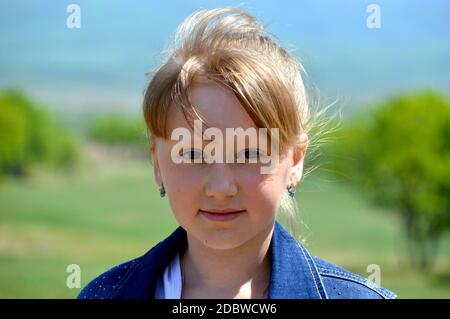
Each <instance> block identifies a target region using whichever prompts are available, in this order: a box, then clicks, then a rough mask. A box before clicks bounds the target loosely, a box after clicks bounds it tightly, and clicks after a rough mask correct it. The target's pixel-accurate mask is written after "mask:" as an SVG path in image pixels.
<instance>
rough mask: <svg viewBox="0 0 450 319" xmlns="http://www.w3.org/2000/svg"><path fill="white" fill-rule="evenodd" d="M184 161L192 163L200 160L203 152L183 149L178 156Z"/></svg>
mask: <svg viewBox="0 0 450 319" xmlns="http://www.w3.org/2000/svg"><path fill="white" fill-rule="evenodd" d="M180 155H181V157H182V158H183V160H184V161H188V162H192V161H194V160H196V159H197V160H198V159H202V158H203V152H202V151H201V150H199V149H195V148H190V149H183V151H182V154H180Z"/></svg>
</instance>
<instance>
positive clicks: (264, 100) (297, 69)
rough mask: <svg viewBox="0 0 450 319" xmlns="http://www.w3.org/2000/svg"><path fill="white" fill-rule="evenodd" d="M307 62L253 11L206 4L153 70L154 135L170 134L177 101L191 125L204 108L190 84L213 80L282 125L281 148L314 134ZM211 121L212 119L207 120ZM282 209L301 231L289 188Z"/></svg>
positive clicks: (147, 111)
mask: <svg viewBox="0 0 450 319" xmlns="http://www.w3.org/2000/svg"><path fill="white" fill-rule="evenodd" d="M302 74H304V69H303V66H302V65H301V63H300V62H299V61H298V60H297V59H295V58H294V57H293V56H291V55H290V54H289V53H288V52H287V51H286V50H285V49H283V48H282V47H281V46H280V45H279V44H278V43H277V42H276V41H275V40H274V39H273V37H271V36H269V34H268V33H267V32H266V31H265V29H264V27H263V26H262V25H261V24H260V23H259V22H258V21H257V20H256V19H255V18H254V17H253V16H251V15H250V14H248V13H247V12H245V11H243V10H242V9H238V8H228V7H227V8H217V9H212V10H200V11H198V12H196V13H193V14H192V15H190V16H189V17H188V18H186V20H185V21H184V22H183V23H182V24H181V25H180V26H179V28H178V30H177V32H176V36H175V41H174V43H173V44H172V46H171V47H169V49H168V50H167V57H166V58H165V60H164V61H163V63H162V65H161V66H160V67H159V68H158V69H157V71H156V72H153V76H152V78H151V80H150V82H149V84H148V86H147V89H146V91H145V95H144V102H143V111H144V118H145V121H146V124H147V127H148V137H149V141H150V143H152V142H153V139H154V137H159V138H164V139H167V138H168V136H169V135H170V134H169V132H167V113H168V110H169V107H171V105H173V106H175V107H179V108H180V109H181V111H182V113H183V115H184V117H185V118H186V120H187V122H188V124H189V125H190V126H191V127H192V124H191V123H192V122H193V120H194V119H200V120H202V121H203V122H205V121H204V119H203V118H202V115H201V114H199V113H198V112H197V111H196V110H195V108H194V107H193V106H192V104H191V103H190V100H189V89H190V87H192V85H193V84H195V83H199V82H208V81H213V82H216V83H220V84H223V85H225V86H226V87H227V88H229V89H231V90H232V91H233V92H234V94H235V96H236V97H237V98H238V100H239V101H240V103H241V104H242V106H243V107H244V109H245V110H246V112H247V113H248V114H249V116H250V117H251V118H252V120H253V121H254V122H255V124H256V125H257V126H258V127H261V128H267V129H268V131H269V133H268V134H269V135H270V128H278V129H279V140H278V143H279V150H280V153H281V154H283V153H284V152H285V150H286V147H289V146H292V145H294V144H295V143H296V142H297V140H298V138H299V137H300V135H301V134H302V133H306V134H307V135H308V132H309V129H310V125H309V124H310V120H311V114H310V109H309V105H308V102H307V96H306V92H305V87H304V84H303V79H302ZM205 125H206V124H205ZM280 211H282V212H283V214H286V215H287V217H288V220H289V225H288V228H289V231H290V232H291V233H292V234H293V235H294V236H295V237H298V234H297V230H296V226H297V225H298V219H297V218H298V217H297V216H298V209H297V205H296V202H295V200H292V199H291V198H290V197H289V196H288V195H287V192H285V195H284V198H283V199H282V202H281V206H280Z"/></svg>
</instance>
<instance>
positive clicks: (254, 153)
mask: <svg viewBox="0 0 450 319" xmlns="http://www.w3.org/2000/svg"><path fill="white" fill-rule="evenodd" d="M261 156H262V153H261V151H260V150H259V149H256V148H251V149H250V148H246V149H245V150H242V151H240V152H239V154H238V155H237V159H238V161H239V162H241V163H248V162H250V163H257V162H258V160H259V159H260V157H261Z"/></svg>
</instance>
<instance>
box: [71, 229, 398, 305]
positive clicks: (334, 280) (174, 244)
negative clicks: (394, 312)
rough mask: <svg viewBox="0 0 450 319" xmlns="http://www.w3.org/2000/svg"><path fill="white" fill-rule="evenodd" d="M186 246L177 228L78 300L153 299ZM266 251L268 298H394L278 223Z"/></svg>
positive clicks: (94, 282)
mask: <svg viewBox="0 0 450 319" xmlns="http://www.w3.org/2000/svg"><path fill="white" fill-rule="evenodd" d="M186 248H187V236H186V231H185V230H184V229H183V228H182V227H178V228H177V229H176V230H175V231H174V232H173V233H172V234H171V235H170V236H169V237H167V238H166V239H165V240H163V241H162V242H160V243H159V244H157V245H156V246H155V247H153V248H152V249H151V250H149V251H148V252H147V253H146V254H145V255H143V256H141V257H138V258H136V259H133V260H131V261H128V262H125V263H123V264H120V265H118V266H115V267H113V268H111V269H110V270H108V271H106V272H105V273H103V274H101V275H100V276H98V277H97V278H95V279H94V280H92V281H91V282H90V283H89V284H88V285H87V286H86V287H84V288H83V290H82V291H81V292H80V294H79V296H78V298H80V299H87V298H93V299H115V298H117V299H143V298H154V295H155V286H156V282H157V280H158V278H159V277H160V276H162V274H163V272H164V269H165V268H166V266H167V265H168V264H169V262H170V261H171V259H172V258H173V257H174V256H175V254H176V253H177V252H183V251H184V250H185V249H186ZM270 252H271V257H272V272H271V278H270V285H269V294H268V298H269V299H309V298H313V299H329V298H333V299H334V298H346V299H348V298H351V299H353V298H364V299H391V298H396V297H397V296H396V295H395V294H394V293H392V292H391V291H389V290H387V289H385V288H382V287H379V286H376V285H375V284H374V283H373V282H372V281H370V280H368V279H365V278H363V277H361V276H359V275H356V274H354V273H351V272H350V271H348V270H345V269H343V268H341V267H338V266H336V265H333V264H331V263H329V262H326V261H324V260H322V259H319V258H317V257H315V256H312V255H311V254H310V253H309V252H308V251H307V250H306V248H305V247H304V246H303V245H302V244H300V243H299V242H298V241H297V240H295V239H294V238H293V237H292V236H291V235H290V234H289V233H288V232H287V231H286V229H285V228H284V227H283V226H282V225H281V224H280V223H279V222H278V221H276V222H275V228H274V232H273V237H272V241H271V249H270Z"/></svg>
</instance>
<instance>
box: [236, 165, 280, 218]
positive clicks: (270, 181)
mask: <svg viewBox="0 0 450 319" xmlns="http://www.w3.org/2000/svg"><path fill="white" fill-rule="evenodd" d="M240 181H241V183H240V184H241V192H242V193H243V195H244V196H243V197H244V198H245V199H246V200H245V201H246V203H245V204H246V206H247V208H248V210H249V211H250V212H253V215H254V216H255V215H256V216H261V215H265V216H268V215H271V216H272V215H274V214H275V213H276V211H277V209H278V207H279V206H280V203H281V197H282V195H283V191H284V184H285V176H284V174H280V172H279V173H277V174H270V175H265V174H243V175H242V178H241V180H240Z"/></svg>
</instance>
